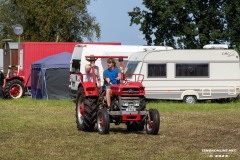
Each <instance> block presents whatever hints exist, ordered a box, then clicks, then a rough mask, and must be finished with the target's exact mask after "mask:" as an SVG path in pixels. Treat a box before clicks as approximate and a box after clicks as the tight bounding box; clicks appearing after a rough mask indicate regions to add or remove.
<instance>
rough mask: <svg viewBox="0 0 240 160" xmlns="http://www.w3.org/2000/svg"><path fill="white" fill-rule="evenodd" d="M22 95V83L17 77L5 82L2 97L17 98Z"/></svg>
mask: <svg viewBox="0 0 240 160" xmlns="http://www.w3.org/2000/svg"><path fill="white" fill-rule="evenodd" d="M23 95H24V84H23V82H22V81H20V80H18V79H13V80H10V81H8V82H7V84H6V86H5V88H4V97H5V98H13V99H18V98H21V97H22V96H23Z"/></svg>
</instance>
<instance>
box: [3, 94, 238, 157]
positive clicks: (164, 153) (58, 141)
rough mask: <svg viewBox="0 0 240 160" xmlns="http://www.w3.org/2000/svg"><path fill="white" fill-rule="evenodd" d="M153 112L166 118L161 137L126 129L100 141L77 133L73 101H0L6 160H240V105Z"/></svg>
mask: <svg viewBox="0 0 240 160" xmlns="http://www.w3.org/2000/svg"><path fill="white" fill-rule="evenodd" d="M147 108H156V109H158V110H159V112H160V114H161V127H160V132H159V135H155V136H153V135H147V134H146V132H145V130H144V131H143V132H137V133H136V132H127V131H126V126H125V125H124V124H121V125H119V126H115V125H114V124H111V129H110V134H109V135H99V134H98V133H97V130H96V131H95V132H79V131H78V130H77V129H76V123H75V104H74V102H73V101H72V100H56V101H55V100H49V101H45V100H33V99H31V98H28V97H25V98H22V99H18V100H1V99H0V159H1V160H5V159H7V160H8V159H24V160H25V159H41V160H42V159H100V160H103V159H104V160H105V159H133V160H134V159H137V160H138V159H144V160H145V159H174V160H175V159H190V160H193V159H213V158H210V157H211V156H214V157H220V156H221V157H228V158H227V159H231V160H232V159H240V102H234V103H226V104H218V103H199V104H195V105H187V104H182V103H171V102H149V103H148V104H147ZM214 159H219V158H214ZM220 159H223V158H220ZM224 159H226V158H224Z"/></svg>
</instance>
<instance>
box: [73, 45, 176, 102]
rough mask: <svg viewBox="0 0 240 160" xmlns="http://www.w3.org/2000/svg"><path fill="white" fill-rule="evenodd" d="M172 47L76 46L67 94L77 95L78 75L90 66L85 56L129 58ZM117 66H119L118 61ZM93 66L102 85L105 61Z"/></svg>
mask: <svg viewBox="0 0 240 160" xmlns="http://www.w3.org/2000/svg"><path fill="white" fill-rule="evenodd" d="M172 49H173V48H172V47H166V46H134V45H93V44H86V45H82V44H79V45H76V46H75V48H74V50H73V54H72V59H71V63H70V84H69V92H70V95H71V96H72V97H75V96H76V94H77V90H78V87H79V85H80V77H79V73H80V72H81V73H85V66H86V65H87V64H90V62H88V61H87V60H86V58H85V56H90V55H94V56H119V55H123V56H130V55H131V54H132V53H134V52H139V51H144V50H172ZM127 61H128V59H124V61H123V63H124V66H126V64H127ZM116 62H117V66H119V63H118V61H117V60H116ZM95 65H96V66H98V67H99V73H100V77H101V84H103V71H104V70H105V69H107V59H100V58H99V59H97V60H96V62H95Z"/></svg>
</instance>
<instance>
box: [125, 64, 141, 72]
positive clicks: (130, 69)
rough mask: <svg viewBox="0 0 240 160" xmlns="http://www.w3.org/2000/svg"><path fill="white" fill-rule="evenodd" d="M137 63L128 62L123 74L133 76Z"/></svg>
mask: <svg viewBox="0 0 240 160" xmlns="http://www.w3.org/2000/svg"><path fill="white" fill-rule="evenodd" d="M138 63H139V62H128V64H127V67H126V69H125V74H133V73H134V72H135V69H136V68H137V66H138Z"/></svg>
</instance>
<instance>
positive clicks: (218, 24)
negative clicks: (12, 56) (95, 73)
mask: <svg viewBox="0 0 240 160" xmlns="http://www.w3.org/2000/svg"><path fill="white" fill-rule="evenodd" d="M90 2H91V0H34V1H33V0H24V1H19V0H0V38H1V39H4V38H13V39H14V37H15V40H17V36H16V35H14V33H13V28H12V26H13V25H14V24H21V25H22V26H23V28H24V33H23V35H22V39H23V40H24V41H40V42H41V41H65V42H75V41H78V42H81V41H83V40H84V39H86V40H88V41H92V40H93V39H95V38H97V39H100V35H101V28H100V25H99V23H98V22H97V20H96V17H94V16H91V15H90V13H89V12H88V10H87V6H88V5H89V4H90ZM142 3H143V5H144V6H145V8H144V9H140V8H139V7H135V8H133V10H132V11H130V12H128V14H129V16H130V18H131V20H130V25H139V26H140V31H141V32H142V33H143V35H144V36H145V37H144V39H145V40H146V42H147V44H148V45H167V46H171V47H174V48H187V49H198V48H202V47H203V46H204V45H205V44H209V43H217V44H221V43H227V44H228V45H229V46H230V47H231V48H235V49H238V50H240V27H239V26H240V1H238V0H143V2H142Z"/></svg>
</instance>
